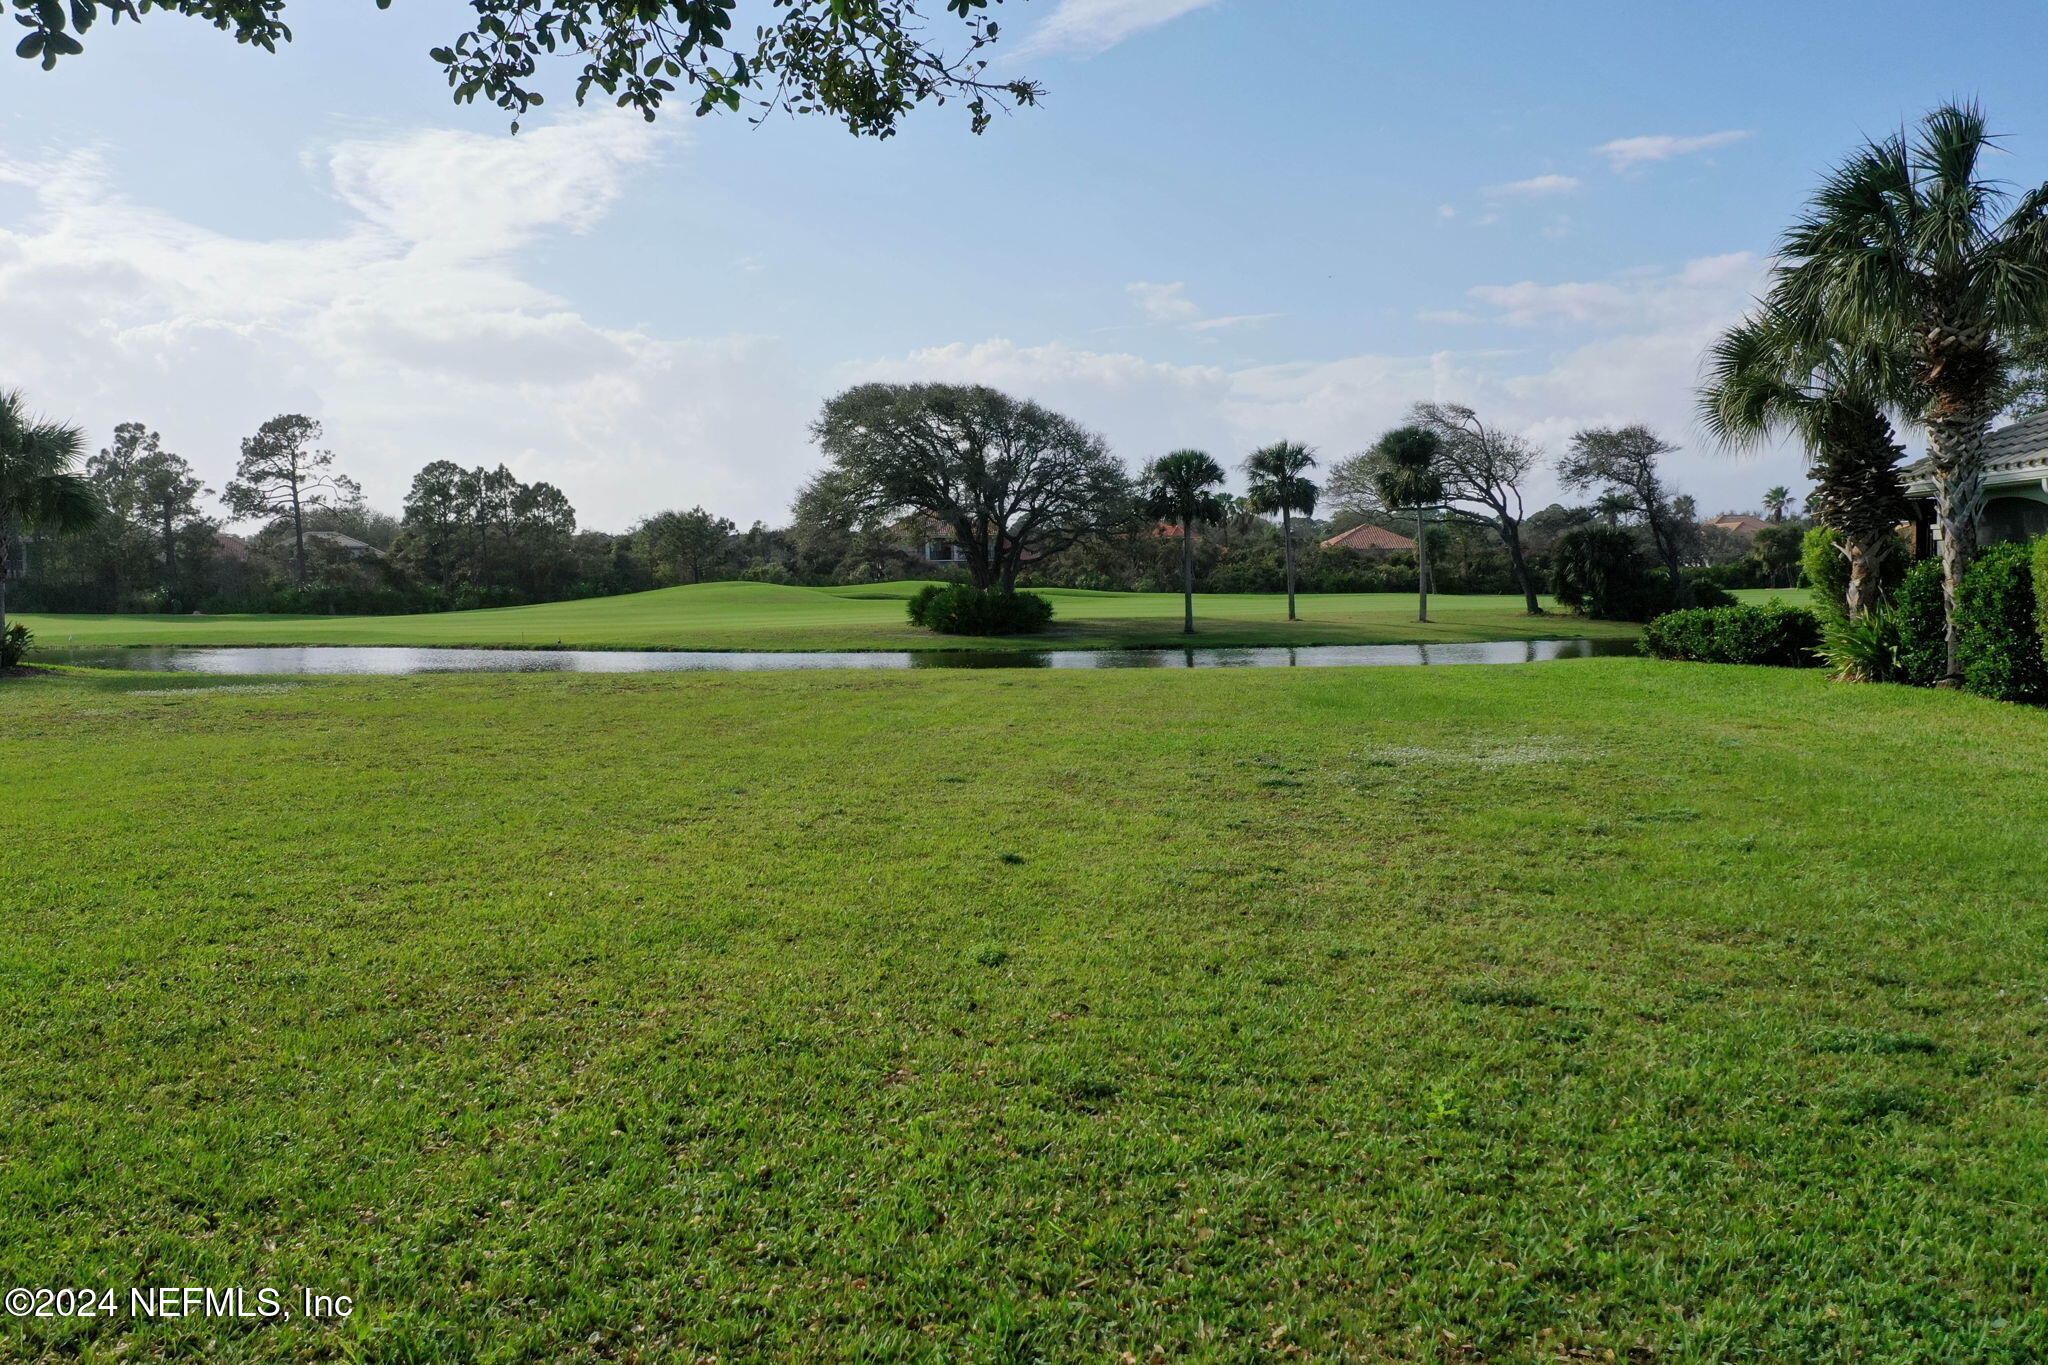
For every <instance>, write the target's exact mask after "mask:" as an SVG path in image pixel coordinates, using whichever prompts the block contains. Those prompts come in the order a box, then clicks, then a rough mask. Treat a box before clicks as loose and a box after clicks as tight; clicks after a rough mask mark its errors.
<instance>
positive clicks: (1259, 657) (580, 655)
mask: <svg viewBox="0 0 2048 1365" xmlns="http://www.w3.org/2000/svg"><path fill="white" fill-rule="evenodd" d="M1634 652H1635V644H1634V642H1633V641H1630V640H1495V641H1485V642H1479V643H1471V644H1414V645H1317V646H1311V647H1307V648H1292V647H1275V648H1226V649H1194V648H1183V649H1089V650H1081V649H1076V650H1057V651H1030V652H1026V651H1021V650H1019V651H1012V650H929V651H901V652H889V653H854V652H837V653H808V654H798V653H753V654H745V653H710V652H693V651H655V650H644V651H643V650H577V649H562V650H551V649H415V648H410V647H395V646H394V647H375V648H371V647H362V646H349V645H317V646H261V647H257V646H251V647H246V648H234V649H178V648H168V647H150V648H143V649H71V650H61V649H60V650H44V651H39V652H38V657H39V658H41V659H43V660H45V661H47V662H50V663H63V664H77V665H81V666H84V667H88V668H120V669H140V670H145V671H149V672H157V673H211V674H272V675H275V674H294V673H296V674H309V673H369V674H406V673H674V672H716V673H760V672H786V671H790V670H795V669H817V668H859V669H910V668H1375V667H1399V666H1407V667H1413V666H1416V665H1430V666H1435V665H1443V664H1510V663H1545V662H1548V661H1550V660H1552V659H1585V658H1591V657H1593V656H1595V655H1607V654H1633V653H1634Z"/></svg>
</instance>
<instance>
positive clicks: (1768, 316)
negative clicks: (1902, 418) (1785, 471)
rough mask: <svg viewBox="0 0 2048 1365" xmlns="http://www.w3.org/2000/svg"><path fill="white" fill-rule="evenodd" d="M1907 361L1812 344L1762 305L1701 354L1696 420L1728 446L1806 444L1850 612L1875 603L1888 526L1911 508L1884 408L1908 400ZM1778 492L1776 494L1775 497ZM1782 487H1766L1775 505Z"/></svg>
mask: <svg viewBox="0 0 2048 1365" xmlns="http://www.w3.org/2000/svg"><path fill="white" fill-rule="evenodd" d="M1911 398H1912V389H1911V386H1910V384H1909V382H1908V373H1907V370H1906V367H1905V366H1904V365H1902V364H1901V363H1900V359H1899V357H1898V356H1897V355H1896V353H1894V352H1890V351H1887V350H1885V349H1884V348H1882V347H1869V346H1865V347H1861V348H1852V347H1845V346H1840V345H1827V344H1821V345H1812V344H1808V343H1807V342H1806V341H1805V340H1804V339H1803V338H1802V336H1801V334H1800V332H1799V329H1798V328H1797V327H1795V326H1793V325H1792V324H1791V323H1790V321H1789V320H1788V319H1787V318H1786V317H1785V316H1784V315H1783V314H1782V313H1779V312H1777V311H1776V310H1773V309H1771V308H1769V307H1766V308H1764V309H1763V310H1762V311H1761V312H1760V313H1758V314H1757V315H1756V316H1754V317H1752V318H1749V319H1747V320H1745V321H1744V322H1742V323H1741V324H1740V325H1739V326H1736V327H1734V328H1732V329H1730V330H1729V331H1728V332H1727V333H1726V334H1725V335H1724V336H1722V337H1721V339H1720V340H1718V341H1716V342H1715V343H1714V345H1713V347H1712V348H1711V349H1710V350H1709V351H1708V352H1707V382H1706V384H1705V386H1704V387H1703V388H1702V389H1701V391H1700V418H1701V421H1702V422H1703V423H1704V424H1705V426H1706V427H1707V429H1708V430H1709V431H1711V432H1713V433H1714V434H1715V435H1716V436H1718V437H1720V438H1721V440H1722V441H1723V442H1724V443H1725V444H1727V445H1729V446H1731V447H1734V448H1737V449H1742V448H1746V447H1753V446H1756V445H1758V444H1761V443H1762V442H1763V441H1765V440H1767V439H1769V438H1770V437H1771V436H1773V435H1777V434H1779V433H1783V432H1790V433H1791V434H1793V435H1795V436H1797V437H1798V438H1799V440H1800V442H1801V444H1803V445H1804V446H1805V447H1806V452H1807V459H1808V461H1809V470H1808V472H1809V474H1810V475H1811V477H1812V478H1813V480H1814V483H1815V485H1816V487H1815V489H1814V502H1815V505H1816V506H1817V508H1818V509H1819V512H1820V519H1821V521H1822V523H1823V524H1825V525H1828V526H1832V527H1833V528H1834V529H1835V530H1836V531H1837V532H1839V533H1840V535H1841V542H1842V547H1843V550H1844V552H1845V553H1846V554H1847V555H1848V558H1849V593H1848V603H1849V615H1850V617H1851V618H1852V619H1854V618H1858V617H1861V616H1862V615H1863V614H1864V613H1865V612H1867V611H1869V610H1870V609H1871V608H1873V607H1875V606H1876V605H1877V604H1878V596H1879V592H1880V588H1879V585H1880V584H1881V583H1882V582H1883V571H1884V566H1885V561H1886V560H1887V559H1888V558H1890V556H1891V555H1892V554H1893V553H1895V548H1894V547H1895V546H1896V543H1897V536H1896V533H1895V531H1894V529H1893V528H1894V527H1896V526H1897V525H1898V524H1899V522H1900V520H1901V519H1903V518H1904V517H1906V516H1907V515H1908V514H1909V513H1910V510H1911V509H1910V508H1909V506H1908V504H1907V502H1906V493H1905V487H1904V484H1903V483H1902V481H1901V480H1900V478H1899V458H1900V457H1901V456H1902V455H1903V454H1904V453H1905V452H1904V450H1903V449H1902V448H1901V447H1900V445H1899V443H1898V441H1897V440H1896V439H1895V433H1894V430H1893V427H1892V421H1891V417H1890V415H1889V414H1890V412H1891V411H1894V410H1896V409H1897V408H1898V407H1899V406H1900V405H1901V404H1902V403H1910V401H1911ZM1778 495H1783V496H1782V498H1780V497H1778ZM1790 500H1791V495H1790V493H1788V492H1787V491H1786V490H1784V489H1773V490H1772V495H1771V497H1770V498H1767V501H1775V502H1776V506H1777V509H1778V510H1780V511H1782V508H1783V506H1784V504H1785V503H1786V502H1789V501H1790Z"/></svg>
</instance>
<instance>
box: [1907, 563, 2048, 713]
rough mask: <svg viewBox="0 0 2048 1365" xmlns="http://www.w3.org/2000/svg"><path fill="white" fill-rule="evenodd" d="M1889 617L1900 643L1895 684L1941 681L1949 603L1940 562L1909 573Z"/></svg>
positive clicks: (1919, 566)
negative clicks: (1945, 598)
mask: <svg viewBox="0 0 2048 1365" xmlns="http://www.w3.org/2000/svg"><path fill="white" fill-rule="evenodd" d="M2037 581H2038V580H2037ZM1888 614H1889V615H1890V616H1891V618H1892V622H1893V625H1894V627H1895V630H1896V634H1897V641H1898V643H1897V651H1898V653H1897V659H1896V663H1897V669H1898V675H1897V678H1896V681H1898V682H1902V683H1911V684H1912V685H1913V686H1915V687H1932V686H1934V685H1935V684H1936V683H1938V682H1940V681H1941V679H1942V675H1943V674H1945V673H1946V672H1948V604H1947V602H1946V601H1944V600H1943V596H1942V590H1941V561H1940V560H1938V559H1923V560H1921V561H1920V562H1919V563H1918V564H1915V565H1914V566H1913V567H1912V568H1910V569H1908V570H1906V576H1905V578H1903V579H1901V580H1900V582H1899V587H1898V591H1897V592H1896V593H1894V594H1893V596H1892V600H1891V606H1890V608H1889V609H1888Z"/></svg>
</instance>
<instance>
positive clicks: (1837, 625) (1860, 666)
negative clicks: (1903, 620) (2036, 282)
mask: <svg viewBox="0 0 2048 1365" xmlns="http://www.w3.org/2000/svg"><path fill="white" fill-rule="evenodd" d="M1899 646H1900V636H1899V616H1898V609H1897V608H1896V607H1893V606H1881V607H1878V608H1877V609H1875V610H1873V611H1866V612H1864V613H1863V615H1861V616H1859V617H1857V618H1856V619H1854V620H1851V619H1849V618H1848V617H1846V616H1832V617H1829V618H1828V619H1827V620H1825V621H1823V622H1822V623H1821V647H1820V652H1821V657H1822V658H1824V659H1826V660H1827V661H1828V666H1829V667H1830V668H1832V669H1834V671H1835V676H1836V677H1837V678H1840V679H1841V680H1842V681H1843V682H1903V681H1904V680H1905V679H1904V669H1903V668H1902V667H1901V666H1900V663H1899V653H1900V649H1899Z"/></svg>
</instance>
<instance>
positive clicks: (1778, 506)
mask: <svg viewBox="0 0 2048 1365" xmlns="http://www.w3.org/2000/svg"><path fill="white" fill-rule="evenodd" d="M1791 505H1792V490H1791V489H1789V488H1787V487H1785V485H1784V484H1777V485H1775V486H1774V487H1771V488H1766V489H1765V490H1764V513H1765V515H1767V516H1768V517H1769V518H1770V519H1771V520H1772V521H1774V522H1778V521H1783V520H1784V519H1785V509H1786V508H1788V507H1790V506H1791Z"/></svg>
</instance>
